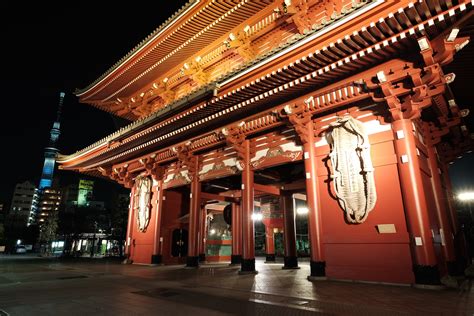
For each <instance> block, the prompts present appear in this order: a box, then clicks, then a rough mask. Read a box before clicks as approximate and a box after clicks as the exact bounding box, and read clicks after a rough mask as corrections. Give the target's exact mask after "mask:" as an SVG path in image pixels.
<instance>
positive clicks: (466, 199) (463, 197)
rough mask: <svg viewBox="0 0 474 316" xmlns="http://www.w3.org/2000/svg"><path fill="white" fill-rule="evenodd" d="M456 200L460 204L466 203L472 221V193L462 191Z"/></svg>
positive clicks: (473, 198) (473, 218)
mask: <svg viewBox="0 0 474 316" xmlns="http://www.w3.org/2000/svg"><path fill="white" fill-rule="evenodd" d="M458 200H459V201H461V202H462V203H467V205H468V206H469V215H470V216H471V220H474V217H473V216H472V202H473V201H474V191H464V192H461V193H459V194H458Z"/></svg>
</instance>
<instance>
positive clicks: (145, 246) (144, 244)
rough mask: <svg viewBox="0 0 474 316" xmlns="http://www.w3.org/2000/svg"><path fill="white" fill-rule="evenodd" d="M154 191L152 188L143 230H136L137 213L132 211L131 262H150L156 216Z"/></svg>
mask: <svg viewBox="0 0 474 316" xmlns="http://www.w3.org/2000/svg"><path fill="white" fill-rule="evenodd" d="M156 195H157V194H156V192H155V188H153V189H152V194H151V205H152V209H151V214H150V223H149V224H148V227H147V229H146V231H145V232H140V231H139V230H138V225H137V224H136V222H137V214H135V212H134V211H133V209H132V210H131V211H132V212H134V214H133V216H132V221H134V222H133V229H132V233H131V242H132V246H131V256H130V259H131V260H132V262H133V263H141V264H151V256H152V254H153V242H154V235H155V216H156Z"/></svg>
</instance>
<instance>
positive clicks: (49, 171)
mask: <svg viewBox="0 0 474 316" xmlns="http://www.w3.org/2000/svg"><path fill="white" fill-rule="evenodd" d="M64 95H65V94H64V92H61V93H60V94H59V107H58V112H57V116H56V121H55V122H54V124H53V128H52V129H51V132H50V134H51V137H50V139H49V145H48V147H46V148H45V149H44V165H43V173H42V175H41V180H40V183H39V187H38V189H39V190H40V191H43V190H44V189H46V188H50V187H51V185H52V183H53V175H54V165H55V163H56V156H57V153H58V149H57V148H56V144H57V141H58V138H59V134H61V131H60V125H61V123H60V119H61V108H62V106H63V101H64Z"/></svg>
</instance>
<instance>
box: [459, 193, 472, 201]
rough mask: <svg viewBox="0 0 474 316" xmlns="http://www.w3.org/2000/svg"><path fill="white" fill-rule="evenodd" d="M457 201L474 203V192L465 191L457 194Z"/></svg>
mask: <svg viewBox="0 0 474 316" xmlns="http://www.w3.org/2000/svg"><path fill="white" fill-rule="evenodd" d="M458 200H459V201H462V202H472V201H474V191H466V192H461V193H459V194H458Z"/></svg>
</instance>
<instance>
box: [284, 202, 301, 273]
mask: <svg viewBox="0 0 474 316" xmlns="http://www.w3.org/2000/svg"><path fill="white" fill-rule="evenodd" d="M280 205H281V208H282V209H283V222H284V225H285V226H284V227H285V232H284V237H283V238H284V242H285V257H284V263H285V264H284V266H283V269H299V268H298V256H297V253H296V222H295V209H294V207H293V198H292V197H291V196H288V195H284V196H281V197H280Z"/></svg>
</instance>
